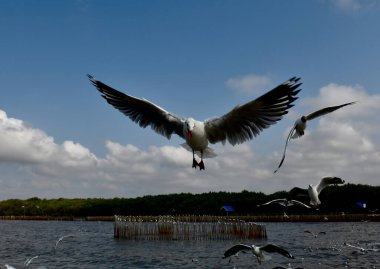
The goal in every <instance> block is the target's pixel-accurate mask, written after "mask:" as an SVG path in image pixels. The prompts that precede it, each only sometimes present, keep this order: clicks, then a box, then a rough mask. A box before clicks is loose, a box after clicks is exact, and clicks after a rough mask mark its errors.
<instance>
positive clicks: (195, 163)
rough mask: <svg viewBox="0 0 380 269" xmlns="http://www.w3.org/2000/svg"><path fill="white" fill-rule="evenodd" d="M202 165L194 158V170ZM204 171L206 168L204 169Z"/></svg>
mask: <svg viewBox="0 0 380 269" xmlns="http://www.w3.org/2000/svg"><path fill="white" fill-rule="evenodd" d="M199 165H200V164H199V163H198V162H197V161H196V160H195V158H193V166H192V168H195V169H196V168H197V166H199ZM203 169H204V168H203Z"/></svg>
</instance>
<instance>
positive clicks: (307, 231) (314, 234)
mask: <svg viewBox="0 0 380 269" xmlns="http://www.w3.org/2000/svg"><path fill="white" fill-rule="evenodd" d="M304 232H305V233H309V234H311V235H312V236H313V237H314V238H317V237H318V235H320V234H326V232H319V233H313V232H312V231H309V230H305V231H304Z"/></svg>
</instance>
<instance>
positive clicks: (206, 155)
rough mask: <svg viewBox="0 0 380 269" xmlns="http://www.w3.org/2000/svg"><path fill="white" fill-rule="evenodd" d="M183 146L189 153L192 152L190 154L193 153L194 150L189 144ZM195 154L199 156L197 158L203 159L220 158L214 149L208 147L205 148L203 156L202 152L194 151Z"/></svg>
mask: <svg viewBox="0 0 380 269" xmlns="http://www.w3.org/2000/svg"><path fill="white" fill-rule="evenodd" d="M181 146H182V147H183V148H184V149H186V150H188V151H190V152H192V151H193V149H192V148H191V147H190V146H189V145H188V144H187V143H183V144H181ZM194 152H195V154H197V156H198V157H199V158H201V157H202V158H203V159H207V158H214V157H216V156H218V155H217V154H216V153H215V151H214V150H213V149H212V148H210V147H207V148H205V149H204V150H203V154H202V156H201V152H200V151H198V150H196V151H194Z"/></svg>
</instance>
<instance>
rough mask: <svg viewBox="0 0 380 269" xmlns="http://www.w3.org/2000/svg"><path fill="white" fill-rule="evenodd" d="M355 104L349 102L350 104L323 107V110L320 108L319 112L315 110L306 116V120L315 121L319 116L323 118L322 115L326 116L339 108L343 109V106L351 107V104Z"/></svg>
mask: <svg viewBox="0 0 380 269" xmlns="http://www.w3.org/2000/svg"><path fill="white" fill-rule="evenodd" d="M355 103H356V102H351V103H346V104H343V105H340V106H330V107H325V108H322V109H320V110H317V111H314V112H312V113H310V114H309V115H307V116H306V120H312V119H315V118H317V117H320V116H323V115H326V114H328V113H331V112H333V111H335V110H337V109H339V108H341V107H344V106H348V105H352V104H355Z"/></svg>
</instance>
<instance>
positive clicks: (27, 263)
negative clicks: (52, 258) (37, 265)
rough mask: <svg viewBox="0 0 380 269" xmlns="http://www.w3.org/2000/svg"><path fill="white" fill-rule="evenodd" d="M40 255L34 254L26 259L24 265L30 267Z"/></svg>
mask: <svg viewBox="0 0 380 269" xmlns="http://www.w3.org/2000/svg"><path fill="white" fill-rule="evenodd" d="M39 256H40V255H37V256H34V257H32V258H30V259H26V261H25V262H24V267H28V266H29V264H30V263H31V262H32V261H33V260H34V259H37V258H38V257H39Z"/></svg>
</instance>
